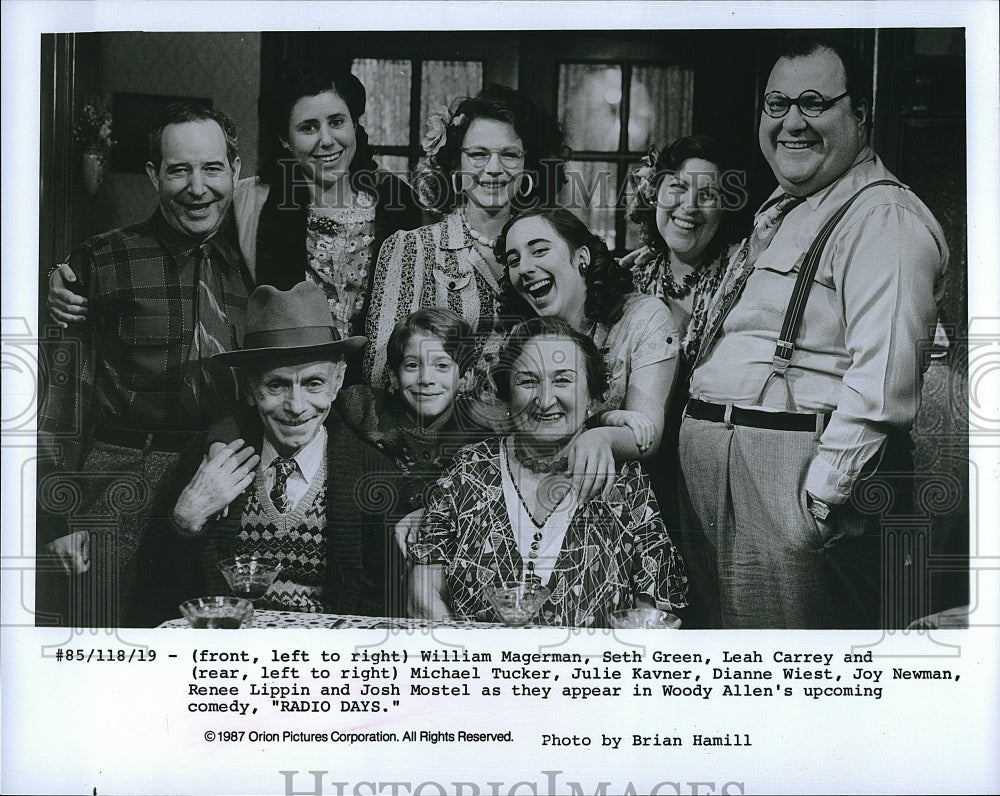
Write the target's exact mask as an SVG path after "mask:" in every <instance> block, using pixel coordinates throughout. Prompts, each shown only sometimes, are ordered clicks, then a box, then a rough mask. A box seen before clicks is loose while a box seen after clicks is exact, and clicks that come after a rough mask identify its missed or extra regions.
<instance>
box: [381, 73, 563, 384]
mask: <svg viewBox="0 0 1000 796" xmlns="http://www.w3.org/2000/svg"><path fill="white" fill-rule="evenodd" d="M423 149H424V152H425V156H424V157H423V158H422V159H421V160H420V162H419V164H418V166H417V168H416V170H415V174H414V180H413V183H414V190H415V191H416V192H417V195H418V197H419V199H420V201H421V204H423V205H424V206H425V207H426V208H427V209H428V210H430V211H432V212H437V213H441V214H445V213H446V214H447V215H445V217H444V219H443V220H441V221H439V222H438V223H436V224H430V225H428V226H425V227H421V228H420V229H417V230H414V231H412V232H399V233H397V234H396V235H393V236H392V237H391V238H389V239H388V240H387V241H386V242H385V245H384V246H383V247H382V251H381V253H380V254H379V258H378V264H377V265H376V268H375V280H374V286H373V290H372V300H371V306H370V309H369V312H368V321H367V326H366V332H365V333H366V335H367V337H368V341H369V342H368V347H367V349H366V355H365V377H366V381H368V383H370V384H371V385H372V386H374V387H384V386H386V385H387V383H388V378H389V374H388V370H387V367H386V365H387V363H386V343H387V341H388V339H389V335H390V334H391V333H392V330H393V329H394V328H395V326H396V324H397V323H399V322H400V321H401V320H402V319H403V318H405V317H406V316H407V315H409V314H410V313H411V312H415V311H417V310H418V309H420V308H422V307H448V308H450V309H452V310H454V311H455V312H457V313H458V314H459V315H461V316H462V317H463V318H465V320H466V321H467V322H468V323H469V324H470V325H471V326H472V328H473V329H474V330H475V332H476V333H477V335H479V336H484V335H486V334H488V333H489V332H490V331H491V330H492V329H493V328H494V326H495V324H496V321H497V317H498V310H499V306H500V294H501V287H500V280H501V277H502V276H503V266H502V264H501V263H500V262H499V261H497V260H496V259H495V257H494V253H493V246H494V243H495V241H496V236H497V233H498V232H499V231H500V229H501V228H502V227H503V225H504V224H505V223H506V222H507V220H508V219H509V218H510V216H511V211H512V209H514V208H518V207H532V206H535V205H538V204H544V203H547V202H550V201H552V200H553V199H554V198H555V195H556V192H557V191H558V190H559V188H560V186H561V185H562V183H563V182H564V179H565V178H564V176H563V159H564V155H565V152H564V146H563V136H562V133H561V132H560V130H559V127H558V125H556V123H555V122H554V121H553V120H552V119H550V118H548V117H547V116H546V115H545V114H543V113H542V112H541V111H540V110H539V109H538V107H537V106H535V104H534V103H533V102H531V101H530V100H529V99H528V98H527V97H526V96H524V95H523V94H521V93H520V92H518V91H515V90H514V89H511V88H507V87H506V86H496V85H495V86H490V87H488V88H485V89H483V90H482V91H481V92H480V93H479V94H477V95H476V96H475V97H470V98H466V99H464V100H462V101H460V102H458V104H457V105H455V106H454V108H453V109H452V110H449V111H447V112H445V113H444V114H441V115H437V116H434V117H432V118H431V122H430V124H429V131H428V134H427V136H426V137H425V138H424V141H423Z"/></svg>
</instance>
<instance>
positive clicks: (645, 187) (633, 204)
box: [626, 147, 660, 217]
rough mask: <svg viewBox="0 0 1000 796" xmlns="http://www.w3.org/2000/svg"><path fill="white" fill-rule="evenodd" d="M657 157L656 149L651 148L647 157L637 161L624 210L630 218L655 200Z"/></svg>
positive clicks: (658, 155)
mask: <svg viewBox="0 0 1000 796" xmlns="http://www.w3.org/2000/svg"><path fill="white" fill-rule="evenodd" d="M659 157H660V154H659V152H657V150H656V147H653V148H652V149H650V150H649V154H648V155H644V156H643V157H642V158H641V159H640V160H639V168H637V169H636V170H635V171H633V172H632V187H633V190H632V192H631V195H630V196H629V198H628V206H627V208H626V210H627V211H628V215H629V216H630V217H631V216H632V215H634V214H635V213H636V212H638V211H640V210H642V209H643V208H644V207H648V206H649V205H650V204H651V203H652V202H654V201H655V200H656V184H655V181H654V177H655V176H656V161H657V160H659Z"/></svg>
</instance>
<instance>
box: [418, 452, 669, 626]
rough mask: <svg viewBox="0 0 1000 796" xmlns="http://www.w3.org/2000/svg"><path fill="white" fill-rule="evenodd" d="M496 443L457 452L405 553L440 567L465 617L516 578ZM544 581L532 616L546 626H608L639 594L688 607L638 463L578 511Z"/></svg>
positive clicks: (478, 612)
mask: <svg viewBox="0 0 1000 796" xmlns="http://www.w3.org/2000/svg"><path fill="white" fill-rule="evenodd" d="M502 444H503V443H502V440H501V439H499V438H491V439H488V440H485V441H483V442H481V443H478V444H476V445H470V446H469V447H467V448H464V449H463V450H462V451H460V452H459V454H458V456H456V458H455V462H454V464H453V465H452V466H451V468H449V470H448V471H447V472H446V473H445V474H444V475H443V476H442V477H441V478H440V479H439V480H438V482H437V485H436V487H435V491H434V493H433V496H432V499H431V500H430V501H429V505H428V508H427V512H426V514H425V516H424V519H423V522H422V524H421V527H420V531H419V533H418V538H417V540H416V541H415V542H414V543H413V544H412V545H411V547H410V555H411V558H412V560H413V562H414V563H416V564H443V565H444V567H445V583H446V585H447V588H448V591H449V593H450V603H451V608H452V610H453V612H454V613H455V614H456V615H458V616H460V617H464V618H477V617H483V618H492V612H491V609H490V607H489V605H488V602H487V598H486V594H485V587H486V586H488V585H490V584H492V583H494V582H497V581H500V580H503V581H509V580H520V579H521V578H522V577H523V576H524V561H523V560H522V557H521V554H520V553H519V552H518V545H517V540H516V538H515V534H514V531H513V529H512V525H511V519H510V516H509V515H508V512H507V504H506V502H505V499H504V490H503V484H502V466H503V465H502V461H501V458H500V457H501V456H502V455H503V453H502V447H501V446H502ZM546 585H547V586H548V587H549V589H550V590H551V596H550V597H549V598H548V600H547V601H546V602H545V604H544V605H543V606H542V609H541V612H540V613H539V618H538V621H539V622H540V623H541V624H546V625H569V626H577V627H606V626H608V624H609V623H608V616H609V615H610V614H611V613H613V612H614V611H617V610H619V609H622V608H631V607H633V606H634V605H635V604H636V598H638V597H639V596H644V597H646V598H648V599H650V600H652V601H654V602H655V603H656V605H657V606H658V607H660V608H663V609H676V608H681V607H683V606H685V605H686V604H687V596H686V595H687V576H686V574H685V572H684V566H683V562H682V561H681V558H680V556H679V554H678V553H677V551H676V549H675V548H674V546H673V544H672V543H671V541H670V539H669V538H668V536H667V533H666V530H665V528H664V526H663V521H662V520H661V519H660V513H659V510H658V508H657V505H656V499H655V498H654V497H653V493H652V491H651V489H650V487H649V482H648V480H647V479H646V477H645V475H643V473H642V471H641V470H640V468H639V466H638V464H637V463H636V462H629V463H627V464H625V465H623V466H622V468H621V470H620V472H619V475H618V478H617V480H616V481H615V485H614V487H613V488H612V490H611V492H610V494H609V496H608V497H607V498H595V499H593V500H591V501H589V502H587V503H585V504H583V505H582V506H578V507H577V509H576V511H575V513H574V515H573V517H572V519H571V520H570V522H569V527H568V528H567V530H566V535H565V538H564V540H563V544H562V548H561V549H560V551H559V553H558V555H557V556H556V559H555V562H554V564H553V566H552V574H551V576H550V577H549V580H548V582H547V584H546Z"/></svg>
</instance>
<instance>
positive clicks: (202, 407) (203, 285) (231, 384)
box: [181, 243, 236, 417]
mask: <svg viewBox="0 0 1000 796" xmlns="http://www.w3.org/2000/svg"><path fill="white" fill-rule="evenodd" d="M195 276H196V279H197V282H196V283H195V294H194V333H193V334H192V335H191V345H190V346H189V347H188V354H187V369H186V371H185V376H184V390H183V391H182V393H181V403H182V404H183V406H184V408H185V410H186V411H187V412H188V414H190V415H192V416H193V417H201V416H202V415H204V414H206V413H207V414H210V415H216V414H219V413H221V412H224V411H225V410H226V406H227V399H228V398H231V397H235V396H236V383H235V380H234V378H233V374H232V371H230V370H229V369H228V368H220V367H217V366H216V367H212V366H211V363H210V361H209V360H210V358H211V357H212V356H214V355H215V354H219V353H222V352H223V351H229V350H231V349H232V347H233V330H232V326H231V325H230V323H229V317H228V315H227V314H226V304H225V291H224V288H223V285H222V277H221V274H220V271H219V269H218V268H217V267H215V265H213V263H212V247H211V245H210V244H208V243H203V244H202V245H201V246H199V247H198V250H197V252H196V253H195Z"/></svg>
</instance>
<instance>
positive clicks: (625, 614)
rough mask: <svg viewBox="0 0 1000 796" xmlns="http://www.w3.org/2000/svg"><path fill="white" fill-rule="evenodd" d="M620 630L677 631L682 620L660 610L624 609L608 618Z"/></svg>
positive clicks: (612, 625)
mask: <svg viewBox="0 0 1000 796" xmlns="http://www.w3.org/2000/svg"><path fill="white" fill-rule="evenodd" d="M608 619H609V620H610V622H611V627H613V628H616V629H618V630H633V629H641V630H676V629H677V628H679V627H680V626H681V620H680V619H678V618H677V617H676V616H674V615H673V614H670V613H667V612H666V611H661V610H660V609H659V608H624V609H622V610H621V611H615V612H614V613H613V614H611V616H609V617H608Z"/></svg>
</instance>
